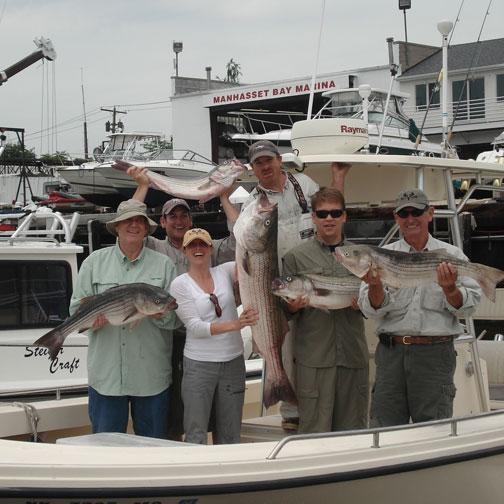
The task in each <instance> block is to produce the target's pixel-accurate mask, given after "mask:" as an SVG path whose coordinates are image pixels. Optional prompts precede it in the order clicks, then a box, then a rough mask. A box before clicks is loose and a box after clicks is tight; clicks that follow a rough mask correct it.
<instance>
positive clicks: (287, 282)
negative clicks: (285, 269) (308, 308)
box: [271, 275, 310, 299]
mask: <svg viewBox="0 0 504 504" xmlns="http://www.w3.org/2000/svg"><path fill="white" fill-rule="evenodd" d="M309 290H310V289H309V286H308V285H306V282H305V281H303V279H302V278H301V277H298V276H294V275H286V276H283V277H278V278H275V279H274V280H273V281H272V282H271V291H272V292H273V294H275V296H279V297H282V298H285V299H297V298H298V297H300V296H306V295H308V294H309Z"/></svg>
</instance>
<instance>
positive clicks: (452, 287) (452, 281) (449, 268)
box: [436, 262, 464, 308]
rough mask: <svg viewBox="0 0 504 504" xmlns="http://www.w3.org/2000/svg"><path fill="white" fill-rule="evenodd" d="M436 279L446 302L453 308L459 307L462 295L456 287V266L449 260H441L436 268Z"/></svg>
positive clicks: (462, 300) (462, 301) (461, 302)
mask: <svg viewBox="0 0 504 504" xmlns="http://www.w3.org/2000/svg"><path fill="white" fill-rule="evenodd" d="M436 271H437V281H438V284H439V286H440V287H441V289H443V293H444V295H445V297H446V300H447V301H448V303H450V304H451V305H452V306H453V307H454V308H460V307H461V306H462V304H463V303H464V297H463V295H462V292H460V289H459V288H458V287H457V283H456V282H457V278H458V271H457V268H456V266H454V265H453V264H451V263H449V262H442V263H441V264H440V265H439V266H438V267H437V269H436Z"/></svg>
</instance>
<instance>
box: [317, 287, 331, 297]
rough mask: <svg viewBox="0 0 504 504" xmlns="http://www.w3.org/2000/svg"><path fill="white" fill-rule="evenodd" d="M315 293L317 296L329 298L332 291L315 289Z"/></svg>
mask: <svg viewBox="0 0 504 504" xmlns="http://www.w3.org/2000/svg"><path fill="white" fill-rule="evenodd" d="M314 293H315V295H316V296H320V297H324V296H329V295H330V294H331V291H330V290H329V289H314Z"/></svg>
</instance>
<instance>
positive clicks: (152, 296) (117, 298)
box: [33, 283, 177, 359]
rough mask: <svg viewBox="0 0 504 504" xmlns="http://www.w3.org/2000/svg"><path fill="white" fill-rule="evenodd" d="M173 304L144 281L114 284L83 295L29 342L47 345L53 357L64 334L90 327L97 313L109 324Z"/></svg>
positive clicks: (133, 320)
mask: <svg viewBox="0 0 504 504" xmlns="http://www.w3.org/2000/svg"><path fill="white" fill-rule="evenodd" d="M176 308H177V303H176V301H175V299H174V298H173V297H172V296H171V295H170V294H168V292H166V291H165V290H163V289H161V288H160V287H155V286H154V285H149V284H145V283H131V284H125V285H118V286H117V287H112V288H111V289H107V290H106V291H105V292H102V293H101V294H97V295H95V296H90V297H88V298H85V299H84V300H83V301H82V304H81V306H80V307H79V308H78V309H77V311H76V312H75V313H74V314H73V315H71V316H70V317H68V318H67V319H66V320H65V321H64V322H63V323H62V324H60V325H59V326H58V327H55V328H54V329H52V330H51V331H49V332H48V333H46V334H44V335H43V336H41V337H40V338H39V339H38V340H37V341H35V343H33V346H43V347H46V348H48V349H49V356H50V358H51V359H55V358H56V356H57V355H58V352H59V351H60V349H61V347H62V346H63V343H64V341H65V339H66V337H67V336H68V335H69V334H71V333H73V332H83V331H86V330H87V329H90V328H91V327H92V325H93V323H94V322H95V320H96V319H97V317H98V316H99V315H103V316H104V317H105V318H106V319H107V321H108V323H109V324H111V325H116V326H118V325H123V324H131V323H136V321H138V320H141V319H143V318H145V317H148V316H150V315H156V314H162V313H165V312H166V311H171V310H175V309H176Z"/></svg>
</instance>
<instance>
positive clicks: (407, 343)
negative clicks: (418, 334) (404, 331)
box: [402, 336, 411, 345]
mask: <svg viewBox="0 0 504 504" xmlns="http://www.w3.org/2000/svg"><path fill="white" fill-rule="evenodd" d="M406 338H409V336H403V337H402V343H403V345H411V343H410V342H409V341H406Z"/></svg>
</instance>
